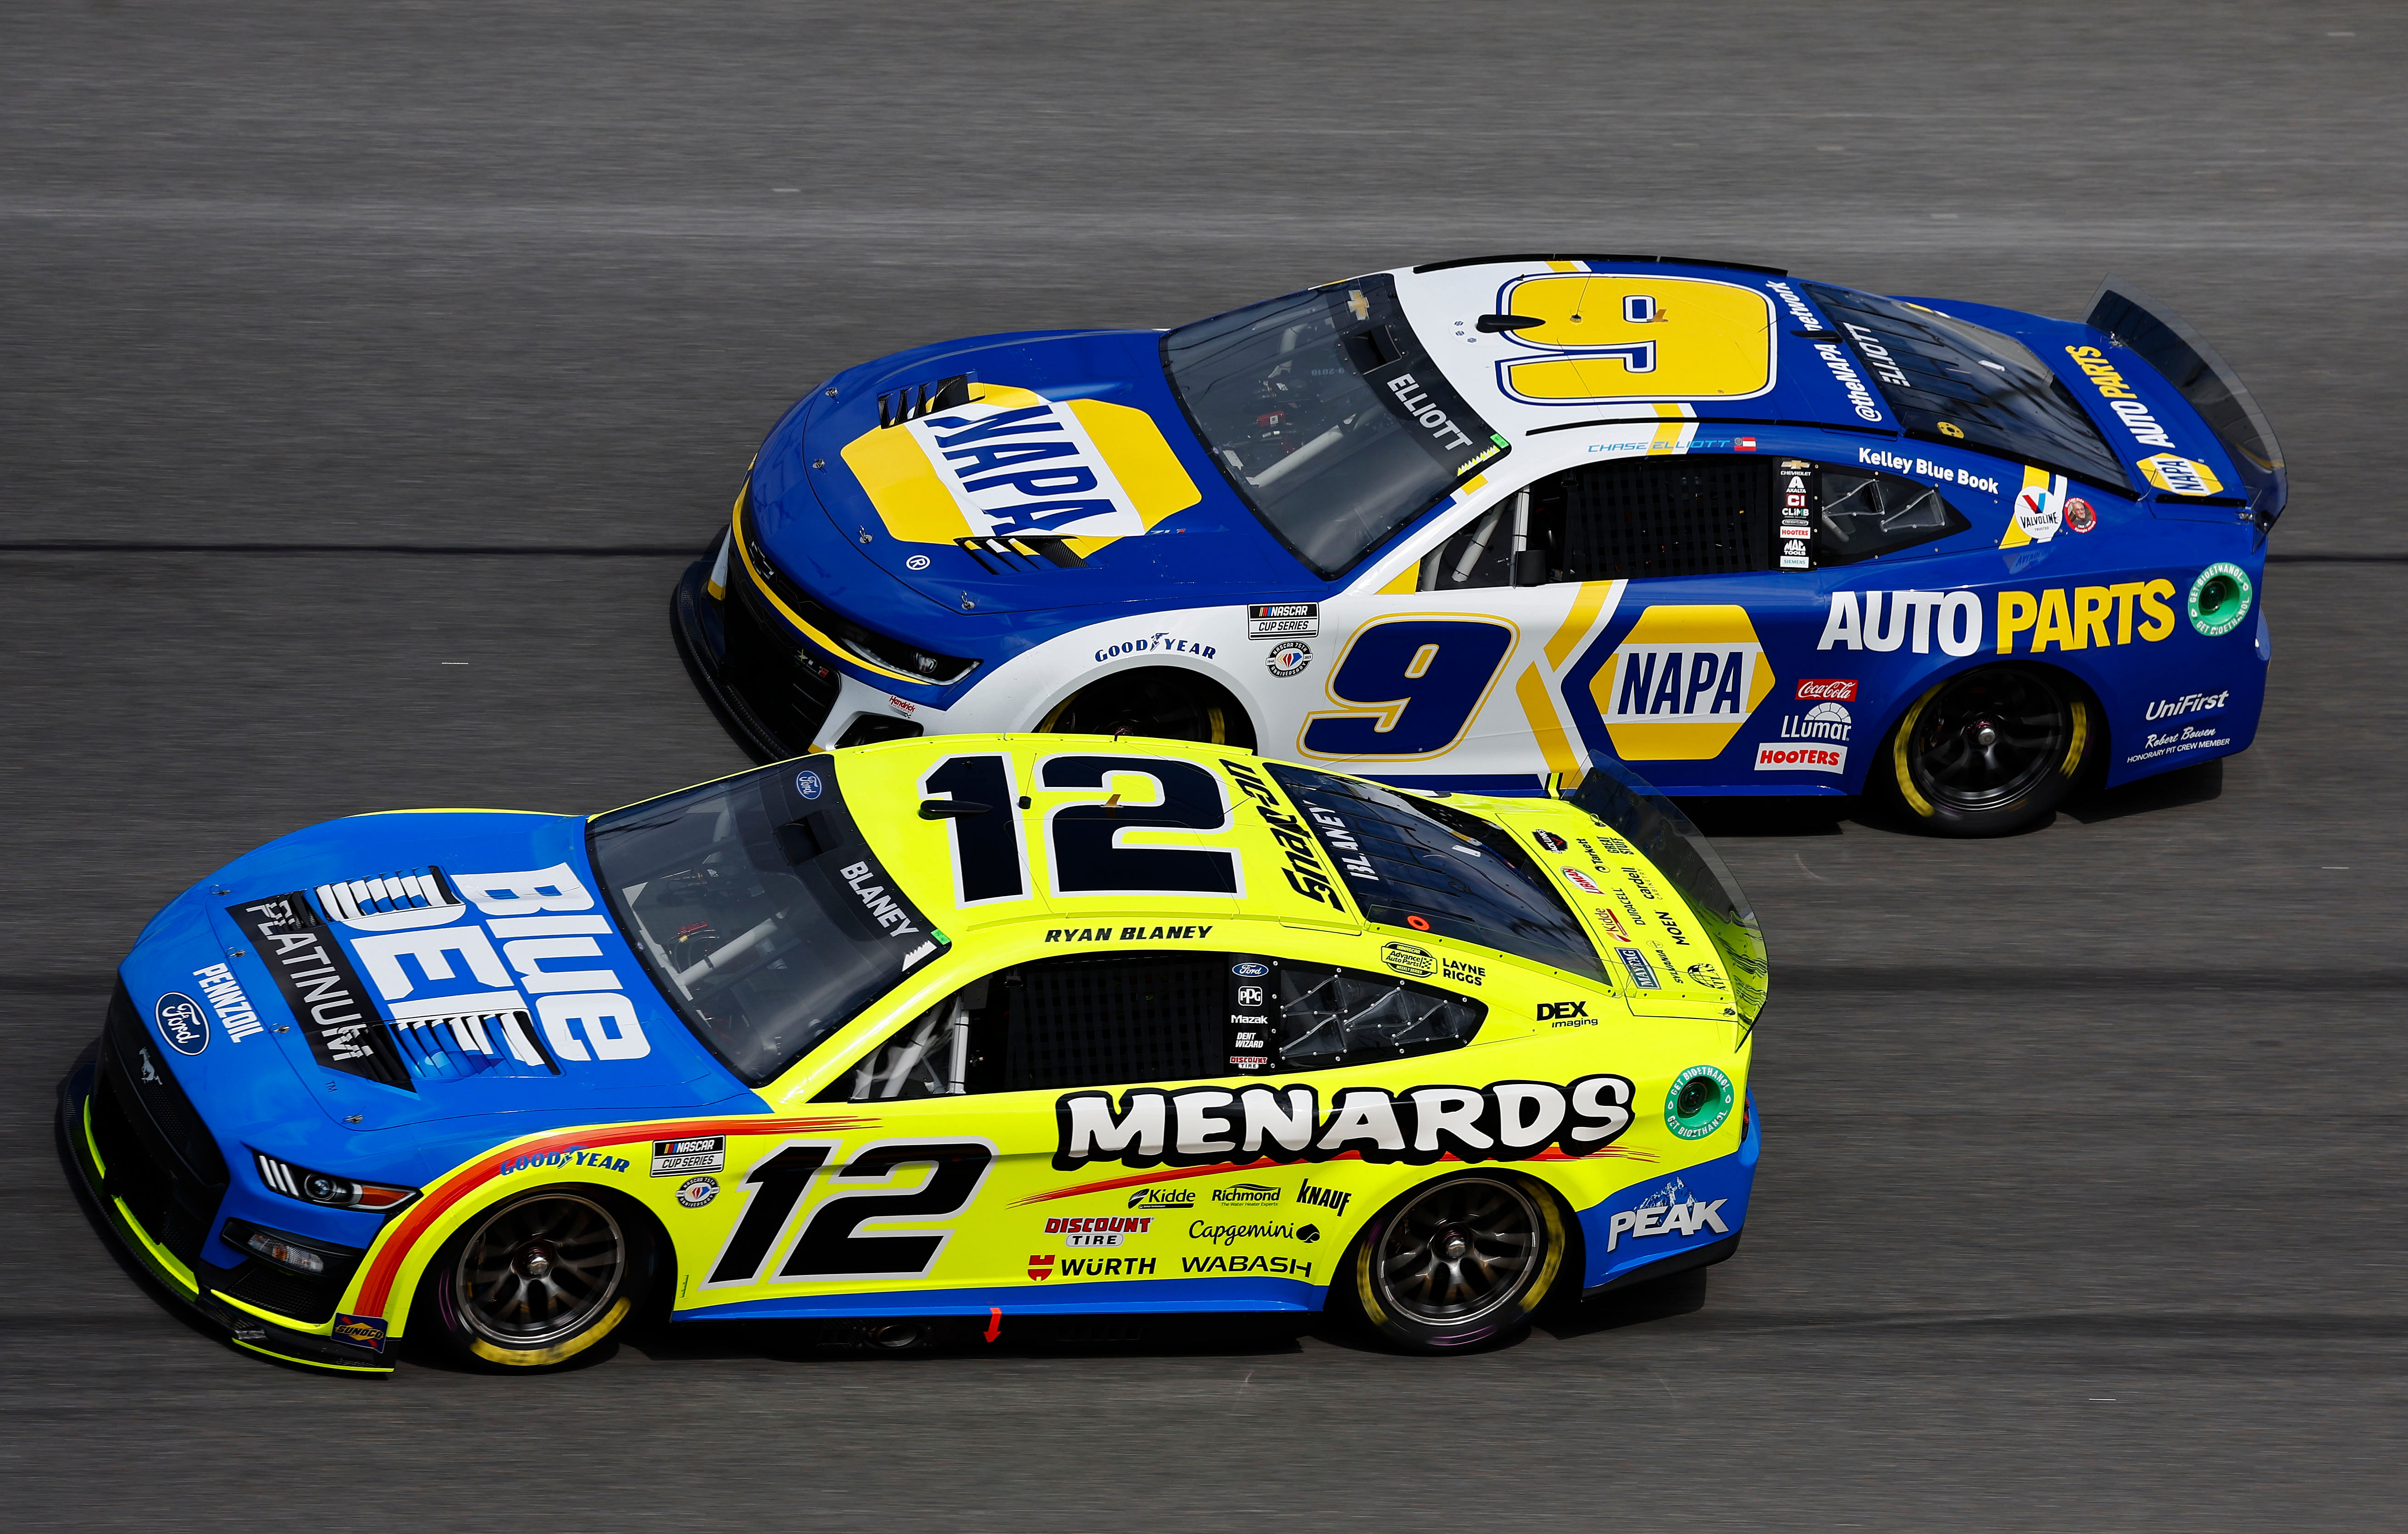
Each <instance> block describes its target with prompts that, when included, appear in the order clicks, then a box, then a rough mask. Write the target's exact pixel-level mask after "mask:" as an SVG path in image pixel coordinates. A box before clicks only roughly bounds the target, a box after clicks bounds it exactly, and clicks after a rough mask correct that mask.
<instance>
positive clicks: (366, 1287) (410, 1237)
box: [358, 1114, 880, 1315]
mask: <svg viewBox="0 0 2408 1534" xmlns="http://www.w3.org/2000/svg"><path fill="white" fill-rule="evenodd" d="M879 1122H880V1121H879V1120H877V1119H874V1118H861V1117H858V1116H855V1115H853V1114H829V1115H826V1116H824V1117H820V1118H798V1119H765V1118H749V1119H747V1118H718V1119H677V1120H672V1121H669V1122H667V1123H661V1122H653V1123H650V1124H614V1125H604V1126H602V1127H599V1128H596V1127H594V1126H592V1125H588V1126H587V1127H584V1128H581V1129H563V1130H557V1131H555V1132H553V1133H552V1134H548V1135H538V1136H536V1137H535V1138H534V1139H532V1140H524V1141H522V1142H520V1143H518V1144H515V1145H509V1146H506V1147H496V1148H495V1150H493V1151H490V1152H487V1153H486V1154H483V1155H480V1156H479V1157H478V1158H477V1159H476V1160H474V1161H471V1162H469V1163H468V1164H467V1165H466V1166H464V1167H462V1168H459V1169H458V1170H456V1171H454V1172H452V1174H451V1175H450V1176H449V1177H447V1178H445V1179H443V1180H442V1181H441V1182H439V1183H437V1184H436V1185H435V1186H433V1187H431V1188H429V1189H428V1190H427V1192H426V1197H423V1198H421V1199H420V1200H419V1201H418V1202H417V1203H415V1204H412V1205H410V1206H409V1209H408V1210H406V1211H403V1213H402V1215H401V1218H400V1219H398V1220H396V1221H394V1223H393V1224H392V1225H391V1226H387V1227H386V1229H385V1232H384V1235H383V1236H382V1237H381V1238H380V1240H378V1242H377V1246H376V1250H375V1251H374V1252H373V1253H371V1254H369V1256H368V1260H367V1262H366V1265H365V1266H364V1268H363V1269H362V1272H361V1277H360V1294H359V1299H358V1310H359V1312H360V1313H361V1314H364V1315H377V1314H381V1313H382V1312H383V1311H384V1305H385V1300H386V1299H387V1298H389V1297H391V1296H392V1294H393V1281H394V1277H395V1276H396V1275H397V1274H399V1273H400V1271H401V1267H402V1264H403V1263H405V1262H407V1261H408V1260H409V1249H410V1248H411V1247H412V1246H413V1245H415V1244H416V1243H417V1240H418V1238H419V1237H421V1236H423V1235H424V1234H426V1232H427V1230H428V1229H429V1228H431V1227H432V1226H434V1225H435V1223H436V1222H437V1220H439V1219H441V1218H442V1217H443V1215H444V1213H445V1212H446V1211H449V1210H451V1209H452V1208H453V1207H454V1206H455V1205H457V1204H458V1203H459V1202H460V1200H461V1199H463V1198H466V1197H467V1196H468V1195H470V1194H472V1193H474V1192H476V1191H477V1190H478V1189H479V1188H480V1187H483V1186H484V1185H485V1184H486V1183H490V1182H492V1181H493V1180H494V1179H495V1178H496V1177H500V1176H502V1175H503V1174H504V1173H506V1172H509V1171H510V1170H512V1169H513V1168H517V1167H520V1166H522V1165H523V1163H524V1162H525V1161H526V1160H527V1159H528V1158H529V1157H533V1156H549V1155H550V1154H552V1152H554V1151H566V1150H568V1149H569V1148H571V1147H572V1146H573V1147H575V1148H577V1149H579V1150H581V1151H587V1152H591V1151H593V1150H595V1149H596V1148H598V1147H601V1146H605V1145H635V1144H641V1143H645V1142H647V1141H650V1140H669V1139H685V1138H688V1137H691V1136H695V1135H787V1134H809V1133H812V1132H814V1131H816V1132H822V1133H831V1132H834V1133H841V1132H842V1131H845V1130H848V1129H868V1128H874V1127H876V1126H877V1125H878V1124H879Z"/></svg>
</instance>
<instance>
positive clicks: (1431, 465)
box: [1162, 276, 1507, 576]
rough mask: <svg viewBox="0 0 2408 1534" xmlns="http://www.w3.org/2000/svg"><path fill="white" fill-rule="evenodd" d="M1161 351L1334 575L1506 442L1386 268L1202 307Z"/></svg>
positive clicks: (1227, 451)
mask: <svg viewBox="0 0 2408 1534" xmlns="http://www.w3.org/2000/svg"><path fill="white" fill-rule="evenodd" d="M1162 358H1163V366H1164V367H1165V369H1166V370H1167V371H1168V373H1169V375H1170V383H1171V387H1172V388H1173V389H1175V390H1176V391H1177V392H1178V394H1179V401H1180V404H1181V405H1183V407H1185V409H1186V411H1187V418H1188V420H1189V422H1190V423H1193V424H1194V425H1195V427H1196V430H1197V433H1198V434H1199V435H1200V436H1202V437H1203V438H1204V440H1205V442H1206V443H1207V444H1208V445H1209V446H1210V447H1211V450H1212V453H1213V456H1214V457H1216V458H1218V459H1219V460H1220V463H1221V466H1222V469H1223V471H1224V472H1226V474H1227V475H1228V477H1229V482H1230V483H1231V484H1233V485H1235V486H1237V488H1238V493H1239V494H1240V495H1242V496H1244V497H1245V499H1246V501H1247V503H1248V504H1249V505H1251V506H1252V507H1253V508H1254V511H1255V513H1256V514H1257V515H1258V516H1260V517H1261V518H1262V519H1263V521H1264V523H1267V524H1268V525H1269V527H1270V529H1271V531H1273V532H1274V533H1276V534H1278V535H1279V537H1280V538H1281V539H1282V540H1283V541H1284V542H1285V543H1286V544H1287V546H1288V547H1289V548H1290V549H1293V550H1295V551H1296V552H1297V556H1298V557H1299V558H1301V559H1302V560H1303V561H1304V562H1305V563H1306V564H1307V565H1310V566H1312V568H1313V569H1314V570H1316V571H1318V572H1319V573H1321V574H1322V575H1325V576H1336V575H1340V574H1341V573H1343V572H1344V571H1346V570H1347V569H1349V568H1351V567H1352V566H1354V565H1355V563H1356V562H1358V561H1359V560H1361V559H1362V557H1363V556H1364V555H1365V554H1367V553H1369V552H1371V551H1372V550H1373V549H1375V548H1377V547H1379V545H1380V544H1381V543H1382V542H1383V541H1385V540H1386V538H1388V536H1389V535H1390V534H1392V533H1394V532H1395V531H1396V530H1397V529H1398V528H1399V527H1402V526H1404V525H1405V524H1406V523H1410V522H1412V520H1413V519H1415V518H1416V517H1418V516H1420V515H1421V514H1422V513H1423V512H1424V511H1426V510H1427V509H1429V508H1430V507H1431V506H1432V505H1434V504H1436V502H1437V501H1438V499H1439V497H1440V496H1441V495H1446V494H1447V493H1448V492H1450V491H1452V490H1453V489H1454V488H1455V486H1456V485H1458V484H1460V483H1461V482H1463V481H1464V480H1467V479H1469V478H1470V477H1471V476H1472V475H1474V474H1477V473H1480V472H1481V471H1482V469H1483V468H1484V466H1486V465H1489V464H1492V463H1494V462H1495V461H1496V460H1497V459H1498V458H1500V457H1502V456H1504V454H1505V452H1506V451H1507V444H1506V441H1505V438H1504V437H1500V436H1498V435H1497V434H1496V433H1494V432H1492V431H1491V430H1489V427H1488V424H1487V423H1486V422H1484V421H1482V420H1481V419H1480V418H1479V417H1478V416H1477V415H1475V414H1474V413H1472V410H1471V408H1470V407H1469V406H1468V405H1466V404H1465V403H1464V402H1463V398H1462V396H1461V395H1459V394H1456V393H1455V389H1454V387H1453V386H1452V385H1451V384H1449V383H1448V382H1447V381H1446V380H1445V379H1444V378H1443V377H1441V375H1440V373H1439V370H1438V369H1437V368H1436V367H1435V366H1431V363H1430V360H1429V354H1428V353H1427V352H1426V351H1423V350H1422V344H1421V342H1420V340H1419V339H1417V338H1416V337H1414V335H1413V330H1412V326H1411V325H1410V324H1407V323H1405V317H1404V313H1403V311H1402V310H1401V309H1399V308H1398V307H1397V285H1396V283H1395V281H1394V280H1391V279H1389V278H1386V277H1378V276H1374V277H1364V278H1357V279H1355V280H1353V281H1350V282H1340V283H1336V284H1333V285H1332V286H1330V287H1326V288H1315V289H1313V290H1312V291H1311V292H1308V293H1298V294H1289V295H1288V296H1287V297H1285V298H1274V299H1272V300H1270V301H1269V303H1263V304H1256V305H1254V307H1252V308H1241V309H1238V310H1236V311H1235V312H1233V313H1229V314H1223V315H1219V316H1217V317H1215V318H1213V319H1210V320H1199V321H1197V323H1194V324H1192V325H1184V326H1182V327H1181V328H1179V329H1177V330H1174V331H1172V332H1171V333H1170V334H1169V335H1168V336H1166V337H1163V343H1162Z"/></svg>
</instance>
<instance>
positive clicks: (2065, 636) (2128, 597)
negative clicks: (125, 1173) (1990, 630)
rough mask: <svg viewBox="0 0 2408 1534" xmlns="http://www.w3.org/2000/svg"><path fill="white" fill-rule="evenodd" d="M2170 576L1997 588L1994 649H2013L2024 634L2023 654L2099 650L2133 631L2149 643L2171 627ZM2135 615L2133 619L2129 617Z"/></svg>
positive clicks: (2004, 651)
mask: <svg viewBox="0 0 2408 1534" xmlns="http://www.w3.org/2000/svg"><path fill="white" fill-rule="evenodd" d="M2173 594H2174V583H2173V582H2172V581H2165V580H2157V581H2118V582H2116V583H2115V584H2114V585H2112V586H2075V587H2073V588H2071V591H2069V590H2068V589H2067V588H2066V587H2063V586H2052V587H2049V588H2048V589H2047V590H2045V591H2038V592H2029V591H2002V592H2000V593H1999V653H2000V654H2001V655H2012V654H2014V652H2015V639H2016V638H2017V637H2018V636H2020V635H2028V636H2030V638H2029V642H2028V648H2027V649H2026V651H2025V653H2027V654H2031V655H2037V654H2039V653H2040V652H2042V651H2043V650H2047V649H2050V648H2051V647H2055V648H2056V649H2058V650H2092V649H2098V650H2103V649H2106V648H2107V647H2108V646H2110V645H2118V644H2130V643H2131V642H2132V637H2133V636H2134V635H2135V634H2137V635H2139V636H2140V637H2141V638H2143V639H2146V640H2147V641H2149V642H2150V643H2151V644H2155V643H2156V642H2157V641H2158V640H2159V639H2162V638H2165V637H2166V636H2167V635H2169V634H2171V633H2172V632H2173V631H2174V609H2172V607H2171V606H2170V605H2169V604H2168V601H2167V599H2168V598H2169V597H2171V596H2172V595H2173ZM2136 617H2137V618H2138V620H2139V621H2138V622H2137V623H2135V622H2134V619H2135V618H2136Z"/></svg>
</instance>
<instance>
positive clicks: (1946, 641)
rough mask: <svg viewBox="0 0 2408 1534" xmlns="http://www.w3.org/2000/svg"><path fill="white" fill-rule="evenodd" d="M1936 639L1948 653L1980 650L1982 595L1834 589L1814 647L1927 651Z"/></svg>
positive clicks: (1968, 653)
mask: <svg viewBox="0 0 2408 1534" xmlns="http://www.w3.org/2000/svg"><path fill="white" fill-rule="evenodd" d="M1935 643H1936V644H1937V645H1938V646H1939V647H1940V649H1941V651H1942V653H1945V654H1950V655H1970V654H1971V653H1972V652H1974V651H1976V650H1979V649H1981V648H1982V598H1981V597H1980V596H1978V595H1975V594H1973V593H1972V592H1970V591H1949V592H1940V591H1867V592H1854V591H1835V592H1833V593H1832V594H1831V610H1830V613H1829V616H1828V617H1826V618H1825V619H1824V621H1823V637H1822V638H1820V639H1817V640H1816V641H1815V642H1814V648H1815V649H1817V650H1871V651H1878V652H1889V651H1893V650H1897V649H1899V647H1901V646H1905V647H1907V648H1908V649H1909V650H1911V651H1912V652H1913V653H1914V654H1917V655H1928V654H1929V653H1931V648H1932V646H1933V645H1934V644H1935ZM1851 686H1852V687H1853V684H1851Z"/></svg>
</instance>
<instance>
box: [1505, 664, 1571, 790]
mask: <svg viewBox="0 0 2408 1534" xmlns="http://www.w3.org/2000/svg"><path fill="white" fill-rule="evenodd" d="M1513 695H1514V696H1515V697H1517V698H1519V699H1521V702H1522V715H1523V717H1524V718H1526V719H1527V720H1528V721H1529V722H1530V736H1531V738H1533V739H1535V740H1537V741H1538V742H1539V754H1540V755H1541V756H1542V757H1544V758H1546V763H1547V770H1548V771H1549V772H1555V773H1560V774H1562V775H1563V776H1565V777H1567V778H1576V777H1578V776H1579V775H1580V772H1581V760H1580V757H1579V755H1578V754H1577V753H1574V752H1573V750H1572V743H1571V735H1570V732H1569V731H1567V730H1566V729H1565V728H1564V721H1563V716H1562V715H1561V714H1559V713H1557V712H1556V711H1555V699H1553V698H1551V697H1549V696H1548V695H1547V681H1546V679H1545V678H1544V677H1541V675H1539V668H1538V667H1537V666H1536V665H1531V666H1527V667H1523V670H1522V680H1521V681H1517V682H1515V683H1514V684H1513Z"/></svg>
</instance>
